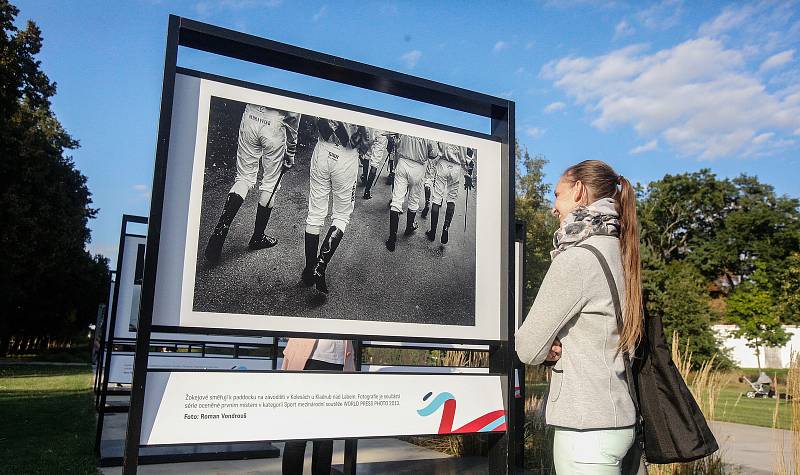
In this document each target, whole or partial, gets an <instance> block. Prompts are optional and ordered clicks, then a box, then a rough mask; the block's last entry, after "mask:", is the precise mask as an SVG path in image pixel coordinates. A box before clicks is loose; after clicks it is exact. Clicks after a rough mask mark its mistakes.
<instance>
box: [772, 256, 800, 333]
mask: <svg viewBox="0 0 800 475" xmlns="http://www.w3.org/2000/svg"><path fill="white" fill-rule="evenodd" d="M776 267H777V268H776V269H774V272H773V273H772V275H774V277H775V283H774V284H773V289H774V292H775V296H776V297H775V300H776V301H777V302H778V314H779V315H780V319H781V322H783V323H784V324H786V325H800V252H794V253H792V254H791V255H790V256H789V257H788V258H786V260H785V261H784V262H782V263H780V264H779V265H778V266H776Z"/></svg>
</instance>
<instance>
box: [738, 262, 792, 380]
mask: <svg viewBox="0 0 800 475" xmlns="http://www.w3.org/2000/svg"><path fill="white" fill-rule="evenodd" d="M766 269H767V267H766V265H764V264H759V266H758V269H757V270H756V271H755V273H754V274H753V276H752V278H751V279H750V280H748V281H747V282H745V283H744V284H742V285H741V286H739V288H737V289H736V290H735V291H734V292H733V293H732V294H731V295H730V297H728V300H727V307H726V312H727V317H728V320H729V321H730V322H731V323H734V324H736V325H738V327H739V328H738V329H737V330H735V331H734V332H733V335H734V336H736V337H738V338H744V339H745V340H747V342H748V343H747V346H749V347H750V348H753V349H754V350H755V352H756V359H757V360H758V369H759V372H760V370H761V348H762V347H765V346H783V345H784V344H786V342H788V341H789V338H790V337H791V335H790V334H788V333H786V331H784V329H783V326H782V324H781V320H780V311H779V309H778V306H777V305H776V304H777V302H776V300H775V298H774V294H773V292H772V291H771V290H772V289H771V286H770V282H769V276H768V275H767V272H766Z"/></svg>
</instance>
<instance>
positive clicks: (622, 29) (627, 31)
mask: <svg viewBox="0 0 800 475" xmlns="http://www.w3.org/2000/svg"><path fill="white" fill-rule="evenodd" d="M634 33H636V29H635V28H634V27H633V26H631V25H630V23H628V22H627V21H625V20H620V21H619V23H617V25H616V26H615V27H614V41H616V40H618V39H620V38H624V37H626V36H631V35H632V34H634Z"/></svg>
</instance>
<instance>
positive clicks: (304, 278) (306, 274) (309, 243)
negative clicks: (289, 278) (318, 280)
mask: <svg viewBox="0 0 800 475" xmlns="http://www.w3.org/2000/svg"><path fill="white" fill-rule="evenodd" d="M305 248H306V267H305V268H304V269H303V274H302V275H301V277H300V281H301V282H302V283H303V285H305V286H306V287H311V286H312V285H314V266H315V265H316V264H317V249H319V234H311V233H306V236H305Z"/></svg>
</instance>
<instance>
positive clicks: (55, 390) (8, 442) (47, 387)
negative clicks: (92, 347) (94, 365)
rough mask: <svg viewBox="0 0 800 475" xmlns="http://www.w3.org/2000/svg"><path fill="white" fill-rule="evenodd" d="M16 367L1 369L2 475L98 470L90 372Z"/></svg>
mask: <svg viewBox="0 0 800 475" xmlns="http://www.w3.org/2000/svg"><path fill="white" fill-rule="evenodd" d="M16 369H17V368H14V369H10V370H9V369H8V368H3V371H2V373H0V421H2V424H0V461H2V462H0V474H20V473H25V474H29V473H30V474H39V473H41V474H54V473H74V474H96V473H98V472H97V468H96V467H97V463H96V460H95V457H94V453H93V450H92V449H93V447H92V444H93V436H94V429H95V413H94V410H93V406H92V403H93V399H92V395H91V381H92V380H91V371H90V370H89V369H83V371H82V372H80V371H75V369H74V368H63V371H62V368H58V369H53V368H52V367H50V368H45V369H43V370H42V371H39V373H40V374H35V373H36V371H35V370H34V373H33V374H32V373H30V371H29V370H30V368H19V369H20V371H19V372H17V371H16ZM42 373H43V374H42ZM24 375H27V376H24ZM25 377H28V378H31V380H29V381H27V382H26V381H25V380H24V378H25ZM46 377H52V378H53V379H54V381H53V382H51V381H48V380H45V379H44V378H46ZM20 385H25V386H26V387H19V386H20ZM10 386H12V387H10ZM62 388H63V389H62Z"/></svg>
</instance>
